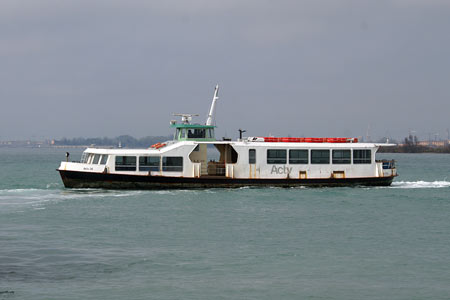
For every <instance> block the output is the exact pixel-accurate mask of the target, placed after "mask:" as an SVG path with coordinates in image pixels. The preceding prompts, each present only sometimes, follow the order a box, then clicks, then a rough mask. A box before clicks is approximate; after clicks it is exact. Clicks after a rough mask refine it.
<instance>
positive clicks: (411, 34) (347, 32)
mask: <svg viewBox="0 0 450 300" xmlns="http://www.w3.org/2000/svg"><path fill="white" fill-rule="evenodd" d="M449 32H450V1H449V0H373V1H364V0H354V1H352V0H310V1H305V0H293V1H284V0H279V1H265V0H252V1H246V0H226V1H223V0H221V1H214V0H193V1H190V0H180V1H174V0H161V1H151V0H146V1H144V0H142V1H137V0H131V1H130V0H127V1H113V0H103V1H93V0H76V1H75V0H66V1H61V0H54V1H47V0H30V1H25V0H24V1H22V0H2V1H1V2H0V86H1V88H0V103H1V109H0V140H8V139H30V138H32V139H41V138H61V137H68V138H70V137H79V136H84V137H100V136H109V137H114V136H118V135H121V134H130V135H133V136H135V137H142V136H148V135H166V134H169V133H171V129H170V128H169V121H170V120H171V119H174V117H173V116H172V115H171V114H172V113H175V112H179V113H180V112H184V113H199V114H200V117H199V118H198V119H197V121H198V122H201V123H204V122H205V119H206V114H207V112H208V109H209V106H210V103H211V99H212V96H213V90H214V85H215V84H216V83H218V84H219V85H220V93H219V96H220V99H219V101H218V105H217V114H216V122H217V126H218V129H217V134H216V135H217V137H220V138H221V137H222V136H225V135H227V136H229V137H233V138H235V137H236V136H237V135H238V132H237V129H239V128H244V129H246V130H247V133H246V134H247V135H248V136H265V135H269V134H272V135H277V136H288V135H290V136H365V135H366V132H367V129H368V127H370V135H371V136H373V137H382V136H391V137H396V138H397V137H404V136H406V135H407V134H408V131H409V130H413V131H415V134H417V135H418V136H419V137H421V138H428V135H429V134H434V133H439V134H440V137H446V136H447V133H446V129H447V128H449V127H450V34H449Z"/></svg>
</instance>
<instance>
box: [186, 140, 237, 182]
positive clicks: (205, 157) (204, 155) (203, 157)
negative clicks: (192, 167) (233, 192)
mask: <svg viewBox="0 0 450 300" xmlns="http://www.w3.org/2000/svg"><path fill="white" fill-rule="evenodd" d="M237 157H238V154H237V152H236V150H234V148H233V147H232V146H231V145H229V144H210V143H199V144H198V145H197V146H196V147H195V149H194V150H193V151H192V152H191V154H190V155H189V159H190V160H191V161H192V162H194V163H200V175H201V176H225V165H226V164H231V163H236V162H237Z"/></svg>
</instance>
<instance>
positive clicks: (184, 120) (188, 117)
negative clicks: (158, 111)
mask: <svg viewBox="0 0 450 300" xmlns="http://www.w3.org/2000/svg"><path fill="white" fill-rule="evenodd" d="M173 115H174V116H177V117H181V122H182V123H183V124H190V122H191V121H192V117H196V116H198V114H173Z"/></svg>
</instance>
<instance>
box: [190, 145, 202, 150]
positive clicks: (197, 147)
mask: <svg viewBox="0 0 450 300" xmlns="http://www.w3.org/2000/svg"><path fill="white" fill-rule="evenodd" d="M192 151H200V145H197V146H196V147H195V148H194V150H192Z"/></svg>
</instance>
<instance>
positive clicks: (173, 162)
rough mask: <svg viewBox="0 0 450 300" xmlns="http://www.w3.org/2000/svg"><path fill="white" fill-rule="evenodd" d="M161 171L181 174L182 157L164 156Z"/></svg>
mask: <svg viewBox="0 0 450 300" xmlns="http://www.w3.org/2000/svg"><path fill="white" fill-rule="evenodd" d="M162 168H163V171H167V172H182V171H183V157H182V156H165V157H163V162H162Z"/></svg>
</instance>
